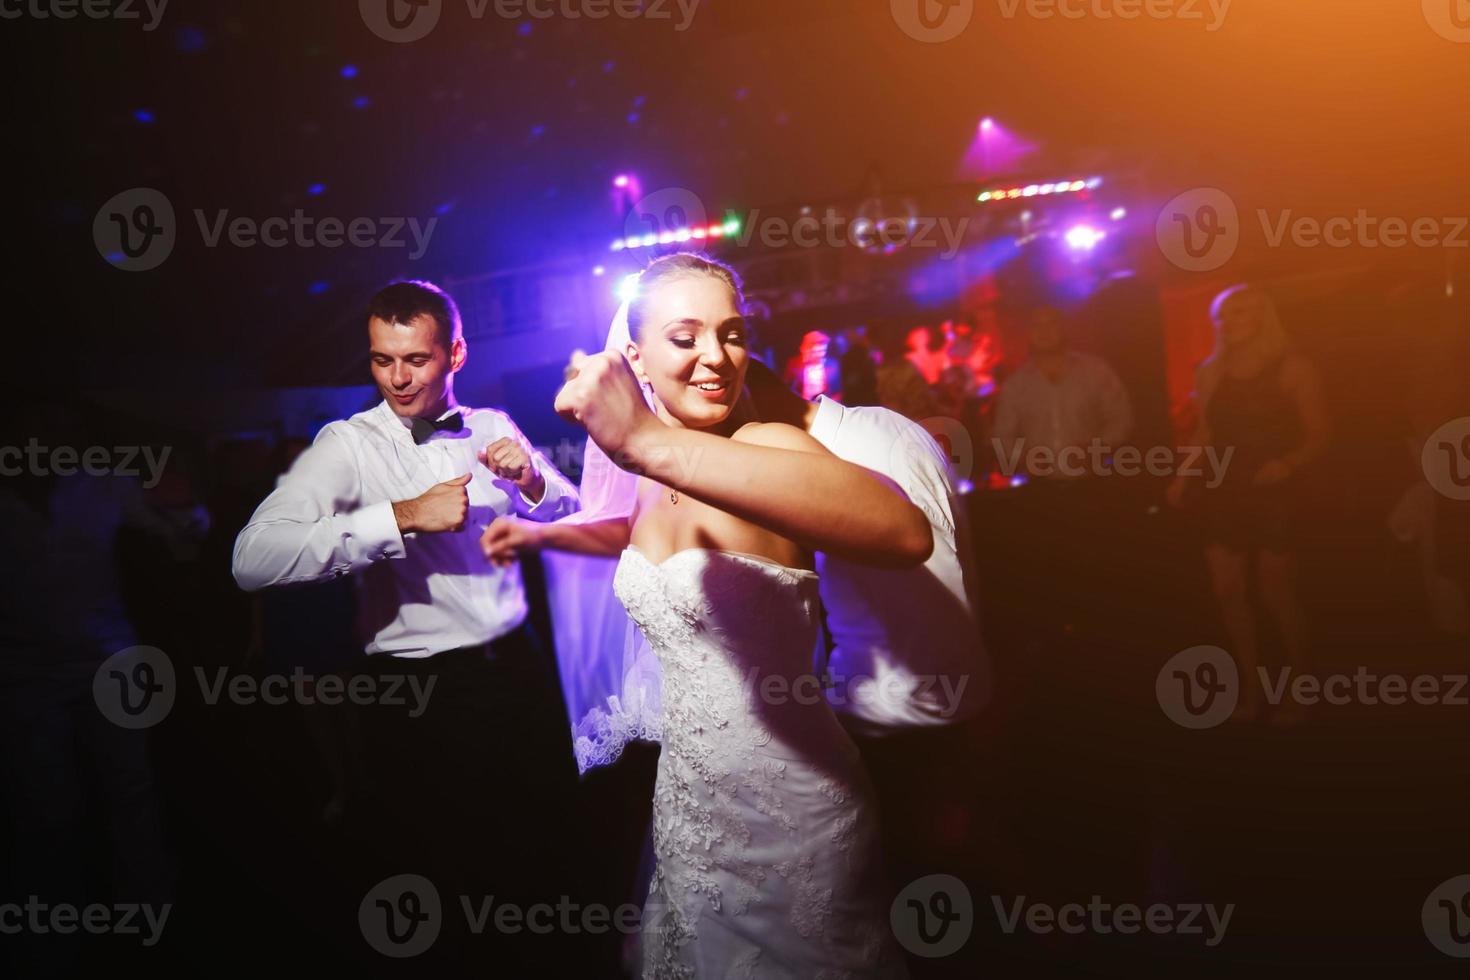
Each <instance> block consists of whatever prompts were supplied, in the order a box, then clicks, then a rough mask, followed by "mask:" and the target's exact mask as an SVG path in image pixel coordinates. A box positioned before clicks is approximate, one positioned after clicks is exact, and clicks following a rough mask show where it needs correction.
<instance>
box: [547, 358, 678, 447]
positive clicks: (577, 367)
mask: <svg viewBox="0 0 1470 980" xmlns="http://www.w3.org/2000/svg"><path fill="white" fill-rule="evenodd" d="M555 407H556V413H557V414H558V415H560V416H561V417H562V418H564V419H566V420H567V421H568V422H577V423H579V424H580V425H581V426H582V427H583V428H585V429H586V430H587V434H588V435H589V436H591V437H592V441H593V442H595V443H597V445H598V446H599V447H601V449H602V451H603V452H605V453H607V455H608V457H609V458H610V459H613V460H615V461H616V460H617V459H618V458H619V456H620V455H622V454H623V453H624V452H625V451H628V450H631V449H632V448H633V444H634V443H635V442H636V441H637V440H638V439H639V438H640V437H641V436H644V435H647V434H648V433H650V432H656V431H657V429H658V427H660V426H662V425H663V423H662V422H660V421H659V420H658V416H656V415H654V414H653V412H651V411H649V409H648V403H647V402H645V401H644V400H643V392H642V391H640V390H639V388H638V379H637V378H636V377H634V376H633V369H632V368H631V367H629V366H628V362H627V360H626V359H625V358H624V357H623V355H622V354H619V353H617V352H616V351H603V352H602V353H600V354H591V355H587V354H582V353H575V354H573V355H572V361H571V364H569V365H568V366H567V383H566V384H565V385H563V386H562V389H561V391H559V392H558V393H557V396H556V406H555Z"/></svg>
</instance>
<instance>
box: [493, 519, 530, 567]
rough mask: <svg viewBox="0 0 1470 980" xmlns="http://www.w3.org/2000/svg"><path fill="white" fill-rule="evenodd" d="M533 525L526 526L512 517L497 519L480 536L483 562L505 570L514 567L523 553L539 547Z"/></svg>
mask: <svg viewBox="0 0 1470 980" xmlns="http://www.w3.org/2000/svg"><path fill="white" fill-rule="evenodd" d="M539 531H540V528H539V527H538V526H537V525H535V524H527V523H524V522H522V521H518V520H516V519H515V518H514V517H497V518H495V520H494V522H492V523H491V525H490V526H489V527H487V528H485V533H484V534H482V535H481V536H480V550H481V551H483V552H484V553H485V560H486V561H488V562H490V563H491V564H492V565H497V566H499V567H501V568H505V567H506V566H507V565H514V564H515V563H516V561H517V560H518V559H519V558H520V557H521V553H522V552H525V551H535V550H536V548H538V547H539V546H540V538H539V536H538V532H539Z"/></svg>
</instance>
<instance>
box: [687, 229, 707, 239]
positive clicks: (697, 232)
mask: <svg viewBox="0 0 1470 980" xmlns="http://www.w3.org/2000/svg"><path fill="white" fill-rule="evenodd" d="M708 234H709V232H707V231H705V230H704V229H703V228H695V229H694V230H693V231H691V232H690V233H689V235H690V237H692V238H704V237H705V236H706V235H708Z"/></svg>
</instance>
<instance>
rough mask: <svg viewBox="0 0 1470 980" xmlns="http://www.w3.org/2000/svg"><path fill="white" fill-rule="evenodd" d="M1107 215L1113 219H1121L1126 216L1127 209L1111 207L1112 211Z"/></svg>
mask: <svg viewBox="0 0 1470 980" xmlns="http://www.w3.org/2000/svg"><path fill="white" fill-rule="evenodd" d="M1109 217H1110V218H1112V219H1113V220H1114V221H1122V220H1123V219H1124V218H1126V217H1128V209H1127V208H1113V213H1112V214H1111V215H1109Z"/></svg>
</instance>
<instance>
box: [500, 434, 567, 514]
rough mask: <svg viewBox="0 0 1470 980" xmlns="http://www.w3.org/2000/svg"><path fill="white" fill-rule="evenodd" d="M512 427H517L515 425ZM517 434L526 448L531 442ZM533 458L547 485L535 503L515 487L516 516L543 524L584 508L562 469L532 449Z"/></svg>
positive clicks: (513, 493)
mask: <svg viewBox="0 0 1470 980" xmlns="http://www.w3.org/2000/svg"><path fill="white" fill-rule="evenodd" d="M512 428H515V427H514V425H512ZM515 434H516V437H517V438H518V439H520V440H521V441H522V442H523V443H525V444H526V445H530V442H529V441H528V440H527V439H526V437H525V436H523V435H521V432H520V430H519V429H515ZM531 459H532V461H533V462H534V463H535V466H536V472H537V473H540V474H541V479H542V480H543V481H545V483H546V489H544V490H543V491H541V499H540V500H537V501H535V502H532V501H529V500H527V499H526V498H525V497H523V496H521V491H520V489H519V488H516V489H514V490H512V491H511V498H512V502H513V503H514V505H515V509H516V513H517V514H520V515H521V516H522V517H526V518H528V519H530V520H533V521H541V522H543V523H545V522H550V521H555V520H559V519H561V518H563V517H566V516H568V515H570V514H575V513H576V512H577V511H578V510H580V509H581V507H582V501H581V498H580V497H578V496H577V489H576V488H575V487H573V486H572V482H571V481H570V480H568V479H567V478H566V477H565V476H563V475H562V472H561V470H559V469H557V468H556V467H555V466H554V465H552V462H551V460H549V459H547V458H546V455H545V454H544V453H542V452H541V450H539V449H536V448H534V447H532V449H531Z"/></svg>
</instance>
